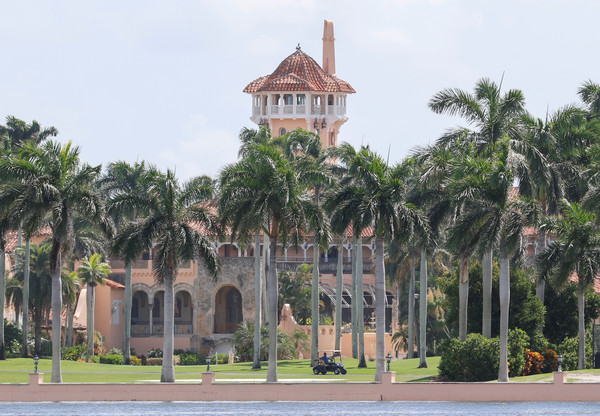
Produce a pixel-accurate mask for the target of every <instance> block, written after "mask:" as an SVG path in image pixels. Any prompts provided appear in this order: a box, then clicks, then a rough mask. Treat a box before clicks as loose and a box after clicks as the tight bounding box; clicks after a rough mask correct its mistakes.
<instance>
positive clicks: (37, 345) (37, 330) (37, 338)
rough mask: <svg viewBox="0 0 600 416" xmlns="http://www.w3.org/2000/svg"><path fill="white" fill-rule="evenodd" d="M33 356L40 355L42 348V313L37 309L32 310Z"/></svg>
mask: <svg viewBox="0 0 600 416" xmlns="http://www.w3.org/2000/svg"><path fill="white" fill-rule="evenodd" d="M33 324H34V329H33V355H37V356H38V357H39V356H40V355H41V351H40V349H41V346H42V311H41V310H40V309H39V308H36V309H34V310H33Z"/></svg>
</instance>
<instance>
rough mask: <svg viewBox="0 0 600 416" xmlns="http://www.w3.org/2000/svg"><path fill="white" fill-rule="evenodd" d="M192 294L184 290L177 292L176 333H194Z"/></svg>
mask: <svg viewBox="0 0 600 416" xmlns="http://www.w3.org/2000/svg"><path fill="white" fill-rule="evenodd" d="M192 316H193V307H192V296H191V295H190V294H189V293H188V292H186V291H184V290H182V291H180V292H177V294H175V334H191V333H192Z"/></svg>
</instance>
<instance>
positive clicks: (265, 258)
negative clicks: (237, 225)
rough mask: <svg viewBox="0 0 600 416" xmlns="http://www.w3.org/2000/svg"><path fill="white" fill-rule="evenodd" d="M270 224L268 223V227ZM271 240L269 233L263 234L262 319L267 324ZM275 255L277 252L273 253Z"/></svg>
mask: <svg viewBox="0 0 600 416" xmlns="http://www.w3.org/2000/svg"><path fill="white" fill-rule="evenodd" d="M268 227H269V224H267V229H268ZM270 249H271V247H270V240H269V236H268V234H267V233H265V234H264V235H263V255H262V257H263V258H262V269H261V271H260V278H261V279H262V280H261V283H262V319H263V320H264V321H265V325H266V324H268V323H269V312H268V311H269V295H268V293H267V278H268V276H267V274H268V269H269V250H270ZM273 255H275V254H273Z"/></svg>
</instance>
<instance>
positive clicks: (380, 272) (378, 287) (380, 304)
mask: <svg viewBox="0 0 600 416" xmlns="http://www.w3.org/2000/svg"><path fill="white" fill-rule="evenodd" d="M383 259H384V253H383V237H381V236H378V237H377V238H376V239H375V301H376V302H377V304H376V305H375V345H376V347H377V348H376V354H375V381H379V382H380V381H381V376H382V373H383V372H384V371H385V265H384V262H383Z"/></svg>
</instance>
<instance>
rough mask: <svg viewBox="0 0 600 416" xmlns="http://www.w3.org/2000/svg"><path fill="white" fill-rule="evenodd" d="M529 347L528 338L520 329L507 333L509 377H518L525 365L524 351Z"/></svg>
mask: <svg viewBox="0 0 600 416" xmlns="http://www.w3.org/2000/svg"><path fill="white" fill-rule="evenodd" d="M528 345H529V336H528V335H527V333H525V331H523V330H522V329H519V328H516V329H511V330H509V331H508V362H509V363H510V367H509V373H508V375H509V376H510V377H516V376H520V375H521V374H522V373H523V367H524V365H525V357H526V349H527V346H528Z"/></svg>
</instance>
